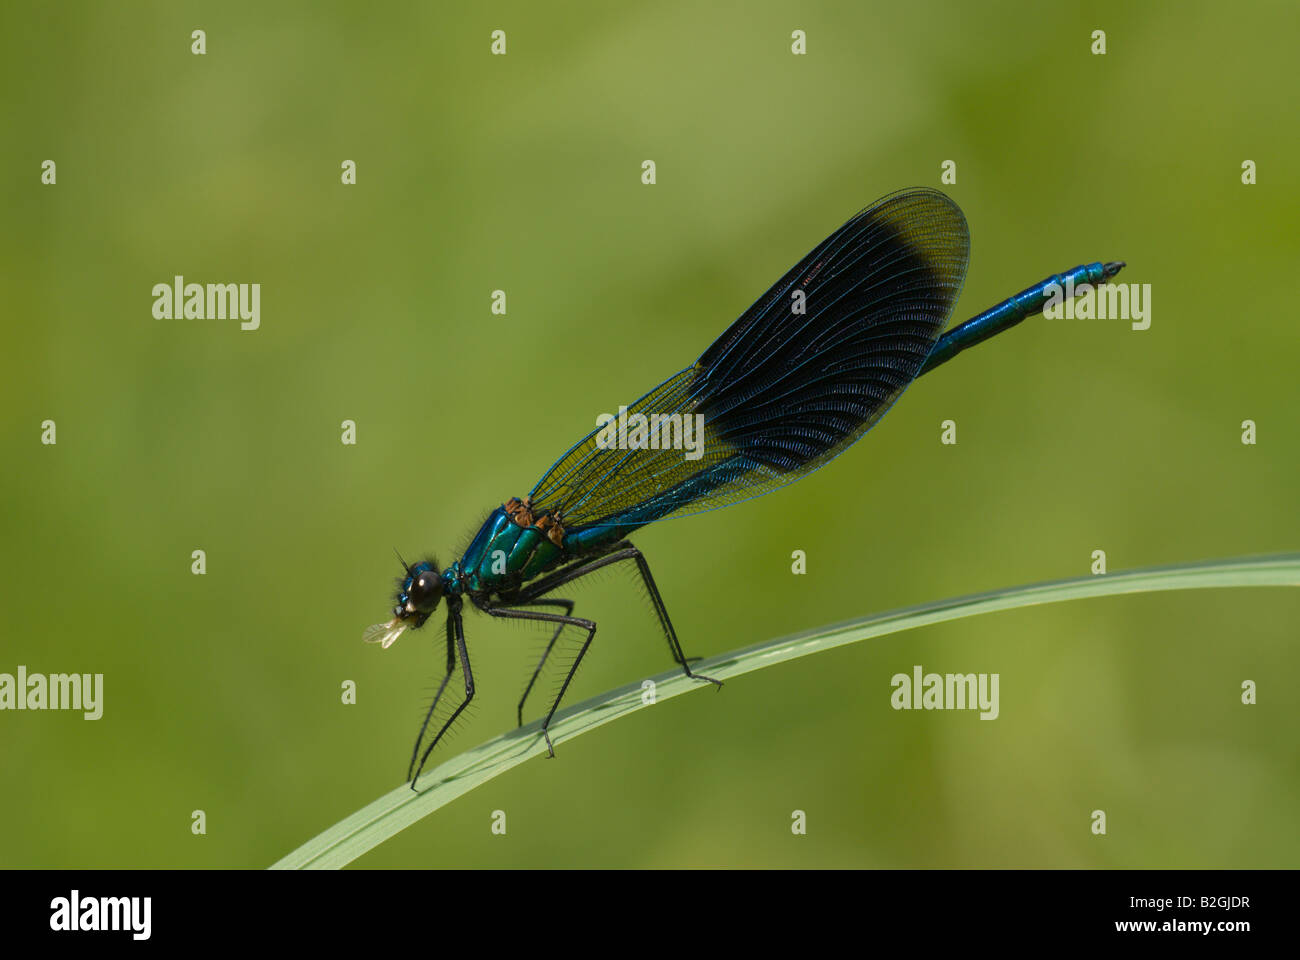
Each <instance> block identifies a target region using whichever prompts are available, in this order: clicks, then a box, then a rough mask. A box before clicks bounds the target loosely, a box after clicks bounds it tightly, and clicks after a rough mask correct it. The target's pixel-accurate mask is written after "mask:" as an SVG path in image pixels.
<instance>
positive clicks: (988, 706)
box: [889, 663, 1000, 720]
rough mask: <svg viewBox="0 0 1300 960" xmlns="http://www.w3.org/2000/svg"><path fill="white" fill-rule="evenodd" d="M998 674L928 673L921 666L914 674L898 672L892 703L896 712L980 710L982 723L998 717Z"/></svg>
mask: <svg viewBox="0 0 1300 960" xmlns="http://www.w3.org/2000/svg"><path fill="white" fill-rule="evenodd" d="M999 679H1000V677H999V675H998V674H996V673H925V672H923V671H922V670H921V665H920V664H919V663H918V664H917V665H916V666H914V667H913V668H912V672H911V673H910V674H906V673H896V674H894V675H893V677H891V678H890V681H889V685H890V686H891V687H893V688H894V692H893V693H892V694H890V697H889V704H890V706H892V707H893V708H894V709H895V710H979V711H980V719H981V720H996V719H997V718H998V713H999V708H998V681H999Z"/></svg>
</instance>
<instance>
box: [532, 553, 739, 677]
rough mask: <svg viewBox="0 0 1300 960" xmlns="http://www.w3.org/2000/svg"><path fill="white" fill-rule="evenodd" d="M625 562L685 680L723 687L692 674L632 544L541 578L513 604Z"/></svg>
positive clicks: (647, 569)
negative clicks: (637, 575)
mask: <svg viewBox="0 0 1300 960" xmlns="http://www.w3.org/2000/svg"><path fill="white" fill-rule="evenodd" d="M625 560H635V561H636V566H637V570H639V571H640V573H641V582H642V583H644V584H645V588H646V592H647V593H649V594H650V602H651V603H652V604H654V608H655V614H656V615H657V616H658V617H659V626H660V627H661V628H662V629H663V631H664V636H665V637H666V638H667V639H668V648H669V650H671V651H672V655H673V661H674V662H675V663H677V664H679V665H680V666H681V668H682V670H683V671H685V673H686V675H687V676H688V677H691V678H692V679H694V680H707V681H708V682H709V683H713V684H717V686H718V687H719V688H720V687H721V686H722V681H721V680H715V679H713V678H712V677H706V676H703V675H702V674H698V673H692V672H691V667H690V665H691V663H692V662H693V661H694V660H698V659H699V658H698V657H687V656H686V655H685V654H684V653H683V652H682V645H681V643H679V642H678V640H677V631H676V630H674V629H673V622H672V620H671V619H670V618H669V616H668V608H667V607H666V606H664V601H663V597H661V596H660V595H659V588H658V587H657V586H655V580H654V577H653V576H652V575H651V574H650V564H649V563H647V562H646V558H645V556H644V555H643V554H642V553H641V551H640V550H638V549H637V548H636V547H634V546H632V544H630V543H628V542H627V541H626V540H624V541H621V542H619V543H616V544H614V545H613V546H612V547H611V548H610V552H609V553H607V554H605V555H604V556H601V557H596V558H595V559H593V560H588V561H583V562H579V563H575V564H573V565H572V566H568V567H564V568H562V569H560V570H557V571H555V573H552V574H550V575H549V576H546V577H543V578H542V579H541V580H538V581H537V582H536V583H534V584H532V585H531V586H528V587H525V588H524V589H523V590H520V591H519V593H518V595H517V599H516V598H513V597H512V598H511V602H512V603H516V602H517V603H521V604H527V603H529V602H532V601H533V600H535V599H537V598H538V597H540V596H542V595H544V594H547V593H550V592H551V591H552V590H554V589H556V588H557V587H561V586H563V585H564V584H566V583H571V582H572V581H574V580H577V579H578V578H579V577H585V576H587V575H588V574H590V573H594V572H595V571H597V570H599V569H600V568H601V567H607V566H609V565H610V564H611V563H620V562H622V561H625Z"/></svg>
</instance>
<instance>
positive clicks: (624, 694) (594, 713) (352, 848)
mask: <svg viewBox="0 0 1300 960" xmlns="http://www.w3.org/2000/svg"><path fill="white" fill-rule="evenodd" d="M1297 585H1300V554H1284V555H1281V556H1275V557H1261V558H1247V559H1239V560H1222V561H1211V562H1206V563H1192V564H1183V565H1178V566H1172V567H1158V568H1155V569H1151V570H1137V571H1133V572H1129V573H1112V574H1106V575H1102V576H1089V577H1079V578H1076V579H1073V580H1058V581H1054V582H1051V583H1040V584H1033V585H1030V586H1024V587H1014V588H1011V589H1008V590H996V591H992V592H989V593H979V594H974V595H971V596H966V597H957V598H955V599H951V600H940V601H937V602H934V603H926V604H922V605H921V606H917V607H908V608H906V609H903V610H894V611H890V612H888V613H881V614H876V615H874V616H869V617H864V618H862V619H859V620H853V621H850V622H848V623H841V624H835V625H832V626H826V627H819V628H818V629H815V630H810V631H808V632H806V633H801V634H797V635H795V636H792V637H782V638H780V639H777V640H769V641H767V642H765V643H760V644H756V645H755V646H752V647H745V648H744V649H741V650H736V651H733V652H731V653H726V654H723V655H721V656H718V657H712V658H710V659H708V660H702V661H700V662H699V663H698V664H696V665H695V667H694V669H696V670H697V671H698V672H700V673H704V674H707V675H708V676H711V677H716V678H718V679H719V680H726V679H730V678H731V677H738V676H740V675H742V674H745V673H751V672H752V671H754V670H761V669H763V668H764V667H770V666H773V665H774V664H778V663H784V662H785V661H786V660H793V659H794V658H796V657H805V656H807V655H809V654H811V653H819V652H821V651H823V650H830V649H833V648H834V647H838V646H842V645H844V644H846V643H857V642H859V641H862V640H869V639H871V638H872V637H881V636H886V635H888V634H891V633H898V632H900V631H902V630H911V629H913V628H915V627H924V626H927V625H929V624H932V623H942V622H943V621H945V620H957V619H960V618H962V617H973V616H976V615H977V614H981V613H993V612H994V611H998V610H1011V609H1014V608H1016V607H1028V606H1033V605H1035V604H1042V603H1059V602H1061V601H1063V600H1080V599H1083V598H1085V597H1102V596H1110V595H1113V594H1121V593H1151V592H1155V591H1160V590H1200V589H1207V588H1210V587H1279V586H1297ZM652 679H653V680H654V682H655V685H656V688H655V699H656V701H657V702H662V701H664V700H668V699H671V698H672V697H676V696H678V695H680V694H683V693H687V692H688V691H691V690H700V689H713V688H712V686H711V685H708V684H701V683H697V682H695V681H692V680H689V679H687V678H686V677H685V676H684V675H683V674H682V673H681V671H680V670H674V671H669V672H667V673H662V674H660V675H659V676H657V677H654V678H652ZM643 706H645V704H643V703H642V702H641V682H640V681H638V682H636V683H633V684H628V685H627V686H625V687H619V688H618V689H616V690H611V691H609V692H607V693H603V694H601V695H600V696H598V697H593V698H592V699H590V700H586V701H583V702H582V703H579V704H577V705H575V706H572V707H569V708H568V709H566V710H563V711H561V712H560V713H557V714H556V715H555V719H554V721H552V723H551V738H552V740H554V741H555V742H556V743H557V744H559V743H563V742H564V741H566V740H571V739H573V738H574V737H576V736H579V735H581V734H583V733H586V732H587V731H589V730H594V729H595V728H596V727H600V726H603V725H605V724H607V723H609V722H610V721H611V720H615V719H617V718H618V717H621V716H623V715H625V714H629V713H632V712H633V711H635V710H640V709H642V707H643ZM545 753H546V745H545V743H544V742H543V741H542V738H541V735H540V734H539V732H538V724H537V723H533V724H529V725H528V726H526V727H522V728H520V729H517V730H512V731H510V732H509V733H505V734H502V735H501V736H499V737H496V738H494V739H492V740H489V741H487V742H486V743H484V744H481V745H479V746H477V747H474V748H473V749H471V750H468V751H466V752H465V753H462V754H459V755H458V756H455V757H452V758H451V759H449V760H447V761H446V762H445V763H442V764H441V765H439V766H437V767H435V768H434V769H432V770H430V771H428V772H427V773H425V775H424V776H423V777H422V778H421V783H422V784H428V786H427V787H425V788H423V789H422V790H421V791H420V793H418V794H417V793H413V792H412V791H411V790H410V788H409V787H407V786H405V785H403V786H400V787H398V788H397V789H395V790H393V791H391V792H389V793H386V794H384V795H383V796H382V797H380V798H379V799H378V800H375V801H374V802H373V803H371V804H369V805H368V806H366V807H363V808H362V809H360V810H358V811H357V812H356V813H354V814H352V815H351V816H350V817H347V818H346V819H344V820H341V821H339V822H338V823H336V824H335V825H334V826H332V827H330V828H329V829H328V830H326V831H325V832H323V833H321V834H320V835H319V836H317V837H315V838H314V839H312V840H310V841H308V842H307V843H305V844H303V845H302V846H301V847H299V848H298V849H297V850H295V851H294V852H293V853H291V854H289V855H288V856H286V857H285V858H284V859H282V860H280V861H278V862H277V863H275V864H273V865H272V867H271V869H273V870H292V869H316V870H321V869H337V868H339V867H343V866H345V865H347V864H349V863H351V862H352V861H353V860H355V859H357V858H358V857H360V856H361V855H363V854H365V853H367V852H368V851H370V850H373V849H374V848H375V847H377V846H378V845H379V844H381V843H383V842H384V841H385V840H387V839H388V838H389V837H392V836H394V835H395V834H397V833H399V832H401V831H402V830H404V829H405V828H406V827H408V826H410V825H411V824H413V823H415V822H416V821H417V820H419V819H421V818H422V817H426V816H428V815H429V814H431V813H433V812H434V811H435V810H437V809H439V808H440V807H443V806H446V805H447V804H448V803H450V802H451V801H453V800H455V799H456V798H457V797H459V796H461V795H462V794H465V793H468V792H469V791H470V790H473V789H474V788H475V787H477V786H479V785H480V784H482V783H486V782H487V781H488V780H491V779H492V778H493V777H497V776H500V775H501V774H503V773H505V772H506V771H507V770H509V769H511V768H512V767H515V766H517V765H518V764H521V763H523V762H524V761H525V760H527V759H529V758H531V757H536V756H541V755H543V754H545Z"/></svg>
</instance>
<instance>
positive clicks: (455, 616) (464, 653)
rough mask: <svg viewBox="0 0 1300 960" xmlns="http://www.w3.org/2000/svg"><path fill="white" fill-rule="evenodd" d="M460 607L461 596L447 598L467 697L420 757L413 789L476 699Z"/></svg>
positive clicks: (449, 618)
mask: <svg viewBox="0 0 1300 960" xmlns="http://www.w3.org/2000/svg"><path fill="white" fill-rule="evenodd" d="M460 607H461V599H460V597H448V598H447V622H448V624H451V626H449V627H448V630H449V631H452V630H454V632H455V636H456V649H457V650H459V651H460V666H461V670H462V672H463V673H464V674H465V699H464V700H462V701H461V704H460V706H459V707H457V708H456V709H455V711H454V712H453V713H452V715H451V716H450V717H448V718H447V722H446V723H444V724H443V725H442V729H441V730H439V731H438V735H437V736H436V737H434V738H433V740H432V741H431V742H430V743H429V745H428V746H427V747H426V748H425V750H424V754H423V755H422V756H421V757H420V765H419V766H418V767H416V769H415V776H414V777H413V778H412V779H411V789H412V790H414V789H415V782H416V781H417V780H419V779H420V771H421V770H423V769H424V764H425V763H426V762H427V761H428V759H429V754H431V753H433V748H434V747H436V746H437V745H438V741H439V740H441V739H442V735H443V734H444V733H446V732H447V728H448V727H450V726H451V725H452V724H453V723H455V722H456V718H457V717H459V716H460V713H461V711H462V710H464V709H465V708H466V707H467V706H469V702H470V701H471V700H473V699H474V673H473V671H471V670H470V667H469V651H468V650H467V649H466V648H465V627H464V624H463V623H462V622H461V617H460Z"/></svg>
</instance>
